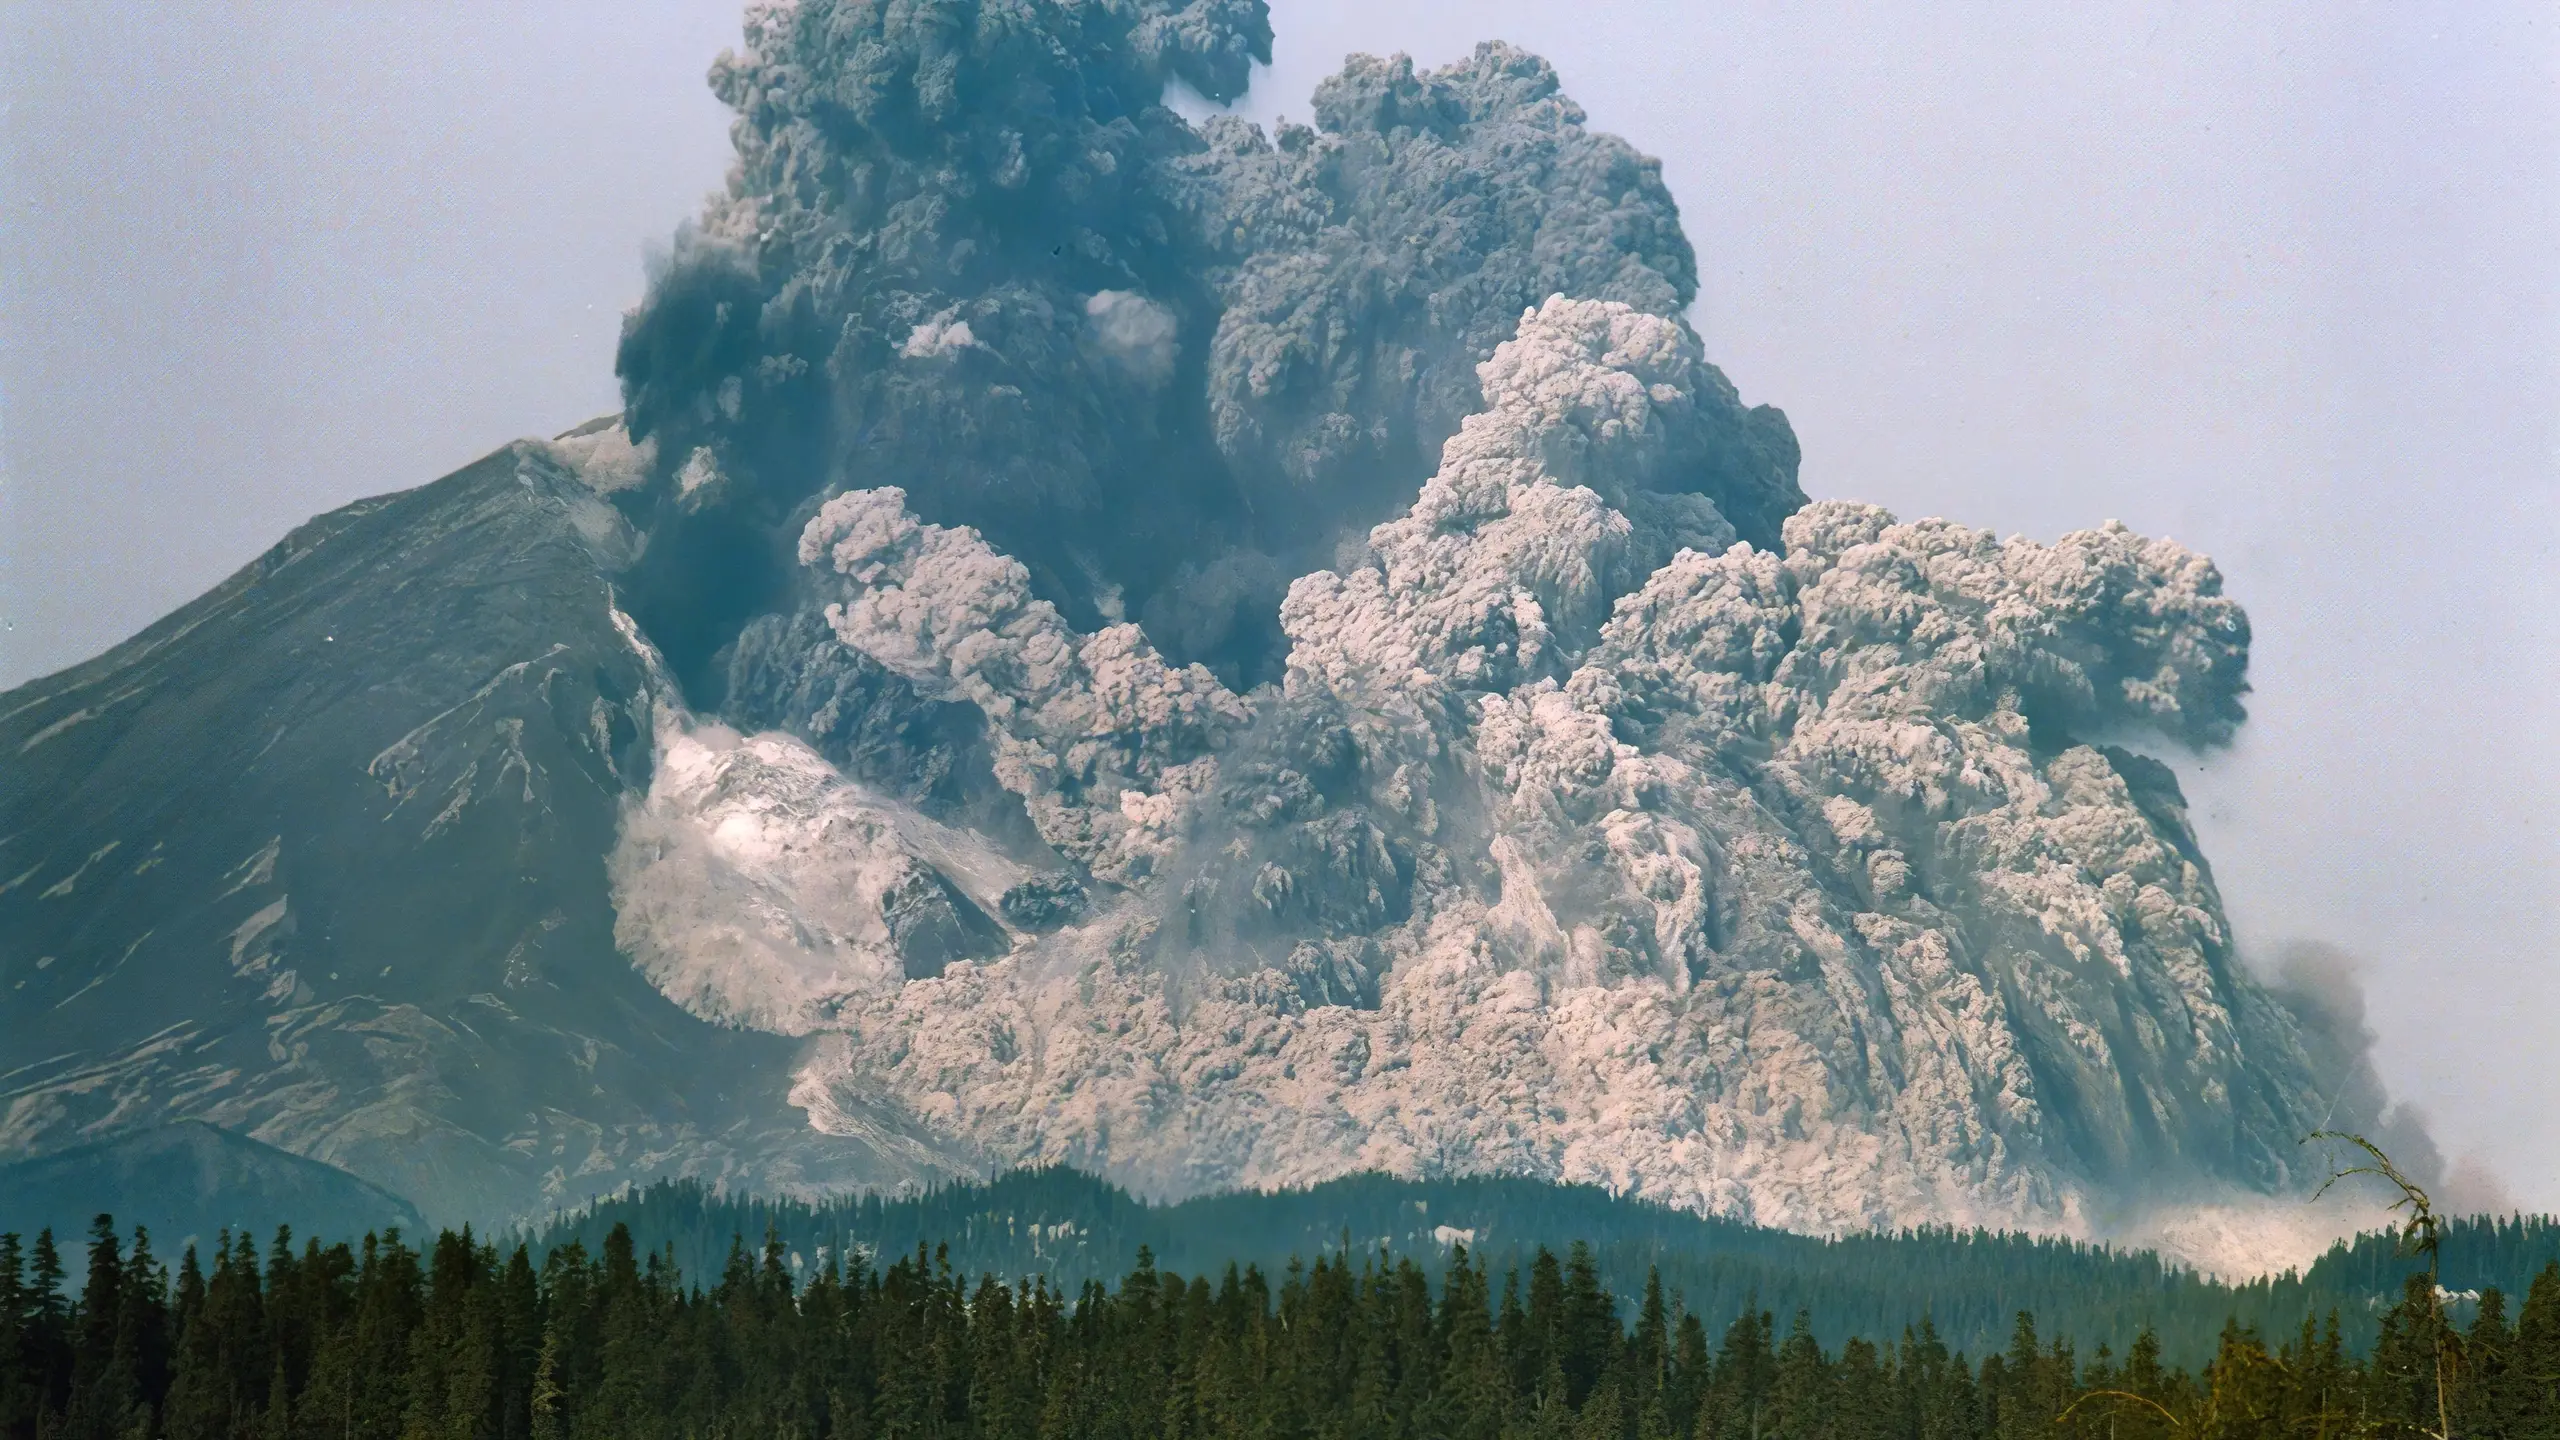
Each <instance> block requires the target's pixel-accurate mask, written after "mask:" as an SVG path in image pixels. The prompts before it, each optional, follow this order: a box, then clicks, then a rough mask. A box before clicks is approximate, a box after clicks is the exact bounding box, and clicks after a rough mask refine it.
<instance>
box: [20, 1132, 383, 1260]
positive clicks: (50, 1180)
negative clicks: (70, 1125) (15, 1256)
mask: <svg viewBox="0 0 2560 1440" xmlns="http://www.w3.org/2000/svg"><path fill="white" fill-rule="evenodd" d="M101 1211H103V1212H106V1213H108V1214H111V1215H113V1216H115V1217H116V1226H117V1229H118V1230H119V1231H121V1232H122V1233H124V1234H126V1235H130V1234H132V1233H133V1227H134V1226H136V1225H141V1226H143V1227H145V1228H147V1229H148V1230H149V1231H150V1232H151V1238H152V1246H153V1248H154V1249H155V1250H157V1251H158V1252H159V1253H160V1254H161V1255H163V1256H165V1257H170V1258H174V1257H175V1256H176V1255H177V1253H178V1251H179V1250H180V1248H181V1247H183V1246H185V1245H186V1244H187V1243H188V1242H189V1241H190V1240H192V1241H195V1242H197V1243H198V1244H204V1243H206V1242H210V1241H211V1240H212V1239H213V1238H214V1237H215V1236H216V1235H218V1234H220V1233H221V1232H222V1231H223V1230H224V1229H226V1228H229V1229H233V1230H243V1229H245V1230H250V1231H253V1232H255V1233H256V1235H257V1236H258V1238H259V1239H260V1240H261V1241H264V1240H265V1239H266V1238H267V1237H268V1236H269V1235H272V1234H273V1233H274V1232H275V1227H276V1226H278V1225H290V1226H292V1227H293V1230H294V1233H295V1234H297V1235H313V1236H321V1237H326V1238H330V1239H336V1238H341V1237H351V1236H356V1235H361V1234H363V1233H365V1232H366V1231H368V1230H380V1229H383V1228H385V1227H390V1226H397V1227H399V1228H400V1229H401V1230H403V1231H406V1232H408V1233H410V1234H416V1233H417V1232H418V1231H420V1230H421V1229H422V1228H424V1227H423V1225H422V1222H421V1221H420V1220H419V1218H418V1212H417V1211H416V1210H415V1209H414V1208H412V1207H411V1206H410V1204H409V1202H408V1201H406V1200H403V1199H401V1198H400V1197H399V1196H397V1195H394V1194H392V1193H391V1192H390V1191H388V1190H383V1189H380V1188H378V1187H376V1186H373V1185H368V1184H366V1183H365V1182H364V1181H362V1180H359V1179H357V1178H356V1177H355V1176H353V1175H350V1174H348V1173H347V1172H346V1171H344V1170H340V1169H337V1168H335V1167H333V1166H328V1165H323V1164H321V1163H320V1162H318V1161H316V1160H306V1159H304V1158H302V1157H301V1156H299V1155H295V1154H292V1153H290V1152H287V1151H283V1150H279V1149H277V1148H276V1147H274V1146H272V1145H264V1144H260V1143H259V1142H257V1141H255V1140H252V1139H249V1138H248V1137H247V1136H245V1135H234V1134H232V1133H231V1132H230V1131H227V1130H223V1129H220V1128H218V1127H216V1126H212V1125H207V1124H204V1123H202V1122H201V1121H193V1120H190V1121H182V1122H180V1123H178V1124H175V1125H164V1126H161V1127H159V1128H157V1129H153V1130H143V1131H138V1132H136V1133H133V1134H129V1135H123V1136H119V1137H117V1138H116V1139H113V1140H107V1141H102V1142H100V1143H98V1144H95V1145H83V1146H80V1147H79V1148H77V1149H72V1150H65V1151H61V1152H59V1153H57V1154H53V1155H47V1156H44V1157H42V1158H40V1159H35V1160H24V1161H20V1162H19V1163H17V1164H15V1165H7V1166H0V1231H15V1232H17V1233H19V1234H21V1235H33V1234H34V1233H35V1232H37V1231H38V1230H42V1229H45V1228H47V1227H51V1228H52V1230H53V1232H54V1234H55V1236H56V1237H58V1238H59V1239H61V1240H62V1241H63V1242H64V1243H65V1244H66V1245H68V1244H70V1243H71V1242H72V1241H73V1240H74V1239H75V1238H76V1237H78V1236H80V1235H83V1234H85V1233H86V1232H87V1231H88V1228H89V1222H90V1220H91V1219H92V1218H93V1217H95V1216H96V1215H98V1214H99V1213H100V1212H101Z"/></svg>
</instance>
